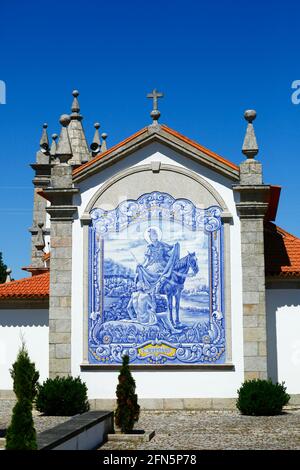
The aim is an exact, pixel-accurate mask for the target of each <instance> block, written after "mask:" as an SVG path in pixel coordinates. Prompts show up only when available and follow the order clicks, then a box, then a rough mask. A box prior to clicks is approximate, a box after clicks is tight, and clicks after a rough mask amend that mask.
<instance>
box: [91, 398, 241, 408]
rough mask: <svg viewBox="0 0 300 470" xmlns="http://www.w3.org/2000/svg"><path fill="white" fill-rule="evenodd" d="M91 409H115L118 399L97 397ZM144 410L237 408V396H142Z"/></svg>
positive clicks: (141, 403) (141, 405)
mask: <svg viewBox="0 0 300 470" xmlns="http://www.w3.org/2000/svg"><path fill="white" fill-rule="evenodd" d="M89 401H90V406H91V410H101V409H102V410H103V409H106V410H114V409H115V408H116V400H114V399H101V398H97V399H94V400H89ZM138 402H139V405H140V407H141V409H142V410H165V411H169V410H223V409H229V410H230V409H235V403H236V399H235V398H141V399H140V400H139V401H138Z"/></svg>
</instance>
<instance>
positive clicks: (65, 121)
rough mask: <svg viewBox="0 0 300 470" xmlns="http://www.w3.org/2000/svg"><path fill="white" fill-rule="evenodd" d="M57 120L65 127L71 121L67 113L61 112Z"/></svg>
mask: <svg viewBox="0 0 300 470" xmlns="http://www.w3.org/2000/svg"><path fill="white" fill-rule="evenodd" d="M59 122H60V123H61V125H62V126H63V127H67V126H68V125H69V124H70V122H71V118H70V116H69V114H62V115H61V116H60V118H59Z"/></svg>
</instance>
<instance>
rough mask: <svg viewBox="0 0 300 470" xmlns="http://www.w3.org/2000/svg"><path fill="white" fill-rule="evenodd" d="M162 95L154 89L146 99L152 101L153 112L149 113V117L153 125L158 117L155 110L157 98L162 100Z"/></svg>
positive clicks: (158, 114) (158, 113)
mask: <svg viewBox="0 0 300 470" xmlns="http://www.w3.org/2000/svg"><path fill="white" fill-rule="evenodd" d="M163 96H164V94H163V93H161V92H160V91H157V90H156V88H154V90H153V91H152V92H151V93H148V94H147V98H151V99H153V110H152V111H151V113H150V116H151V117H152V119H153V124H155V123H156V122H157V121H158V119H159V117H160V112H159V111H158V109H157V100H158V98H163Z"/></svg>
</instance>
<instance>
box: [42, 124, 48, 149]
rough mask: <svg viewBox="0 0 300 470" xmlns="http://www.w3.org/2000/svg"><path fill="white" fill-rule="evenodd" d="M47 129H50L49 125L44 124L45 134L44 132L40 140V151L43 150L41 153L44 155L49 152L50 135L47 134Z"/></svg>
mask: <svg viewBox="0 0 300 470" xmlns="http://www.w3.org/2000/svg"><path fill="white" fill-rule="evenodd" d="M47 127H48V124H47V123H46V122H45V124H43V132H42V137H41V140H40V149H41V152H43V153H48V151H49V139H48V134H47Z"/></svg>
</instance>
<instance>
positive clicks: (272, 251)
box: [265, 222, 300, 277]
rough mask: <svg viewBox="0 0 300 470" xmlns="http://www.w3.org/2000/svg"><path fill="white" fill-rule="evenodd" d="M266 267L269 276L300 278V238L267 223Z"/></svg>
mask: <svg viewBox="0 0 300 470" xmlns="http://www.w3.org/2000/svg"><path fill="white" fill-rule="evenodd" d="M265 267H266V274H267V275H269V276H280V277H300V238H298V237H295V236H294V235H292V234H290V233H288V232H286V231H285V230H283V229H282V228H280V227H278V226H277V225H275V224H273V223H271V222H268V223H266V225H265Z"/></svg>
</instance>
